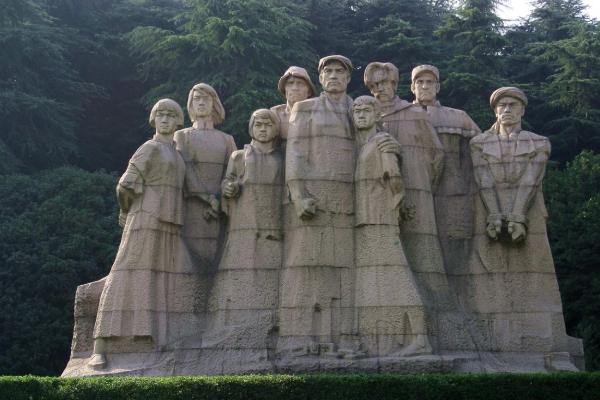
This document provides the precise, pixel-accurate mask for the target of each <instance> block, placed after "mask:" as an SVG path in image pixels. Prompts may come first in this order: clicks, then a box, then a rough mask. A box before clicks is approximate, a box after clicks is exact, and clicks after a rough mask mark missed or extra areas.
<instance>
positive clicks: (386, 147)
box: [377, 137, 402, 156]
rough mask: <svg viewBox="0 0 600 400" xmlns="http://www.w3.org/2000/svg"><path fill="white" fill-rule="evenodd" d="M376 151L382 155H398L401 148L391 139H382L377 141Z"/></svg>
mask: <svg viewBox="0 0 600 400" xmlns="http://www.w3.org/2000/svg"><path fill="white" fill-rule="evenodd" d="M377 149H378V150H379V151H380V152H382V153H394V154H396V155H398V156H399V155H400V153H401V151H402V147H401V146H400V144H399V143H398V142H396V141H395V140H394V139H392V138H391V137H383V138H381V139H380V140H378V141H377Z"/></svg>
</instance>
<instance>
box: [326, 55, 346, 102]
mask: <svg viewBox="0 0 600 400" xmlns="http://www.w3.org/2000/svg"><path fill="white" fill-rule="evenodd" d="M352 68H353V67H352V62H351V61H350V60H349V59H348V58H346V57H344V56H340V55H333V56H327V57H323V58H321V60H319V68H318V70H319V82H320V83H321V86H323V90H325V91H326V92H331V93H345V92H346V88H347V87H348V83H350V77H351V75H352Z"/></svg>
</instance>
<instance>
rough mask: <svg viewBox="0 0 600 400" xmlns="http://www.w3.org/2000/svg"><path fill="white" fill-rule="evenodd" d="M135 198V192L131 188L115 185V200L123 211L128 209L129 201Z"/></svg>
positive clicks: (131, 201)
mask: <svg viewBox="0 0 600 400" xmlns="http://www.w3.org/2000/svg"><path fill="white" fill-rule="evenodd" d="M134 198H135V193H134V192H133V190H131V189H127V188H125V187H123V186H121V185H117V201H118V203H119V207H121V209H122V210H123V211H125V212H127V211H129V208H130V207H131V203H133V200H134Z"/></svg>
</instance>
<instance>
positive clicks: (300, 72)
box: [277, 66, 317, 97]
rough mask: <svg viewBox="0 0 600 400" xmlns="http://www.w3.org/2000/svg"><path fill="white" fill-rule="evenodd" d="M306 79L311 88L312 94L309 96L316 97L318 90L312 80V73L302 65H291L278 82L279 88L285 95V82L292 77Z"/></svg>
mask: <svg viewBox="0 0 600 400" xmlns="http://www.w3.org/2000/svg"><path fill="white" fill-rule="evenodd" d="M292 76H293V77H295V78H300V79H304V81H305V82H306V84H307V85H308V88H309V89H310V95H309V96H308V97H314V96H315V94H316V93H317V91H316V90H315V86H314V85H313V83H312V81H311V80H310V75H308V72H307V71H306V70H305V69H304V68H302V67H296V66H291V67H289V68H288V69H287V71H285V72H284V74H283V75H282V76H281V78H279V83H278V84H277V89H278V90H279V92H281V94H283V95H284V96H285V83H286V82H287V80H288V79H289V78H290V77H292Z"/></svg>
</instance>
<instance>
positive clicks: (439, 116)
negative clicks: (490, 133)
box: [411, 65, 481, 274]
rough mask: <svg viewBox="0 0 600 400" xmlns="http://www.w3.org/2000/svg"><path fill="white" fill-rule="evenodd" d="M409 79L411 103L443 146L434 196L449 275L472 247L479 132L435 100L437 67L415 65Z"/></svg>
mask: <svg viewBox="0 0 600 400" xmlns="http://www.w3.org/2000/svg"><path fill="white" fill-rule="evenodd" d="M411 81H412V84H411V91H412V92H413V93H414V95H415V100H414V103H415V104H418V105H420V106H421V107H423V109H425V110H426V111H427V114H428V116H429V119H430V121H431V124H432V125H433V128H434V129H435V131H436V133H437V135H438V138H439V139H440V142H441V143H442V147H443V149H444V168H443V169H442V173H441V175H440V179H439V182H438V185H437V187H436V190H435V191H434V194H433V198H434V203H435V213H436V220H437V227H438V235H439V238H440V243H441V245H442V249H443V255H444V262H445V263H446V268H447V269H448V271H447V272H448V273H450V274H451V273H452V272H453V271H455V270H456V269H457V268H458V266H459V265H460V264H461V263H464V262H466V259H467V258H468V256H469V252H470V250H471V249H470V244H471V239H472V236H473V233H472V231H473V205H472V204H473V194H474V181H473V167H472V162H471V155H470V152H469V140H470V139H471V138H472V137H473V136H475V135H477V134H479V133H480V132H481V131H480V130H479V127H478V126H477V125H476V124H475V122H473V120H472V119H471V118H470V117H469V116H468V115H467V113H465V112H464V111H462V110H457V109H455V108H450V107H445V106H442V105H441V104H440V102H439V101H438V100H437V94H438V93H439V91H440V72H439V70H438V69H437V68H436V67H434V66H433V65H419V66H417V67H415V68H414V69H413V70H412V73H411ZM457 264H458V266H457Z"/></svg>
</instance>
